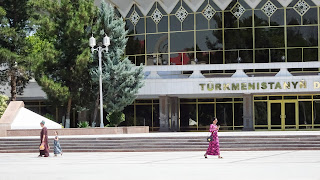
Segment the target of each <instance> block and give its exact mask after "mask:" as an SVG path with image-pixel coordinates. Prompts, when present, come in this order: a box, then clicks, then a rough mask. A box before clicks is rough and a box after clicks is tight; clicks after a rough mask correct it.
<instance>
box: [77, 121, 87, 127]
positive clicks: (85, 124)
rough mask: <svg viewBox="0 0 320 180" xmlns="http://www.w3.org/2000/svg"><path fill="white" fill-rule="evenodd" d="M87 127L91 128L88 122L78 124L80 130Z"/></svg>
mask: <svg viewBox="0 0 320 180" xmlns="http://www.w3.org/2000/svg"><path fill="white" fill-rule="evenodd" d="M87 127H89V122H88V121H81V122H79V123H78V128H87Z"/></svg>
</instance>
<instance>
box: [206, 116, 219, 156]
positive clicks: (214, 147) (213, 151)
mask: <svg viewBox="0 0 320 180" xmlns="http://www.w3.org/2000/svg"><path fill="white" fill-rule="evenodd" d="M217 122H218V119H217V118H215V117H214V118H213V121H212V124H210V129H209V131H210V133H211V137H212V139H211V141H210V142H209V147H208V149H207V152H206V153H205V154H204V157H205V158H207V155H213V156H218V158H219V159H221V158H222V157H221V156H220V145H219V138H218V131H219V128H220V126H217Z"/></svg>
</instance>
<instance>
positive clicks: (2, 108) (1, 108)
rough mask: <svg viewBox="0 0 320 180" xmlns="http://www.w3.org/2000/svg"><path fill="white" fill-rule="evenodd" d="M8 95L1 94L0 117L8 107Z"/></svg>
mask: <svg viewBox="0 0 320 180" xmlns="http://www.w3.org/2000/svg"><path fill="white" fill-rule="evenodd" d="M8 99H9V98H8V97H7V96H4V95H0V118H1V116H2V115H3V113H4V111H5V110H6V109H7V106H8V105H7V101H8Z"/></svg>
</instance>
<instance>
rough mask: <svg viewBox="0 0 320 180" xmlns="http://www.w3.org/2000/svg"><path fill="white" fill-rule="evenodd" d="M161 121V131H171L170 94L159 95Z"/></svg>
mask: <svg viewBox="0 0 320 180" xmlns="http://www.w3.org/2000/svg"><path fill="white" fill-rule="evenodd" d="M159 112H160V117H159V122H160V130H159V131H161V132H168V131H169V97H168V96H160V97H159Z"/></svg>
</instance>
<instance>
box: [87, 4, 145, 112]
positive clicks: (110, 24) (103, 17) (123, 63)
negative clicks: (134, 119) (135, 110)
mask: <svg viewBox="0 0 320 180" xmlns="http://www.w3.org/2000/svg"><path fill="white" fill-rule="evenodd" d="M96 24H97V26H96V27H95V29H94V34H95V35H98V36H99V39H100V40H101V39H102V38H103V36H104V35H105V34H107V35H108V36H110V41H111V45H110V46H109V51H108V53H104V54H103V60H104V62H103V69H102V71H103V72H102V74H103V94H104V95H103V102H104V108H105V110H106V111H107V112H108V113H109V114H111V113H114V112H116V113H117V112H121V111H122V110H123V109H124V108H125V107H126V106H127V105H129V104H132V103H133V101H134V100H135V98H136V94H137V93H138V90H139V89H140V88H141V87H142V86H143V81H142V80H143V78H144V74H143V68H142V66H140V67H135V65H133V64H132V63H131V61H130V60H129V59H128V57H125V56H124V51H125V48H126V44H127V41H128V39H127V38H126V35H127V33H128V32H127V31H126V30H125V22H124V21H123V20H122V19H121V18H119V17H117V16H116V15H115V13H114V9H113V7H112V6H111V5H108V4H106V3H105V2H102V4H101V7H100V8H99V14H98V20H97V23H96ZM94 57H95V58H96V57H97V56H96V55H95V56H94ZM92 76H93V80H94V82H96V84H98V81H99V79H98V77H99V69H98V67H95V68H93V71H92Z"/></svg>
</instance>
